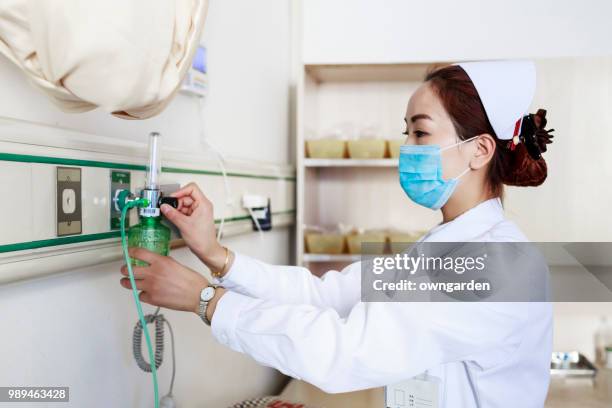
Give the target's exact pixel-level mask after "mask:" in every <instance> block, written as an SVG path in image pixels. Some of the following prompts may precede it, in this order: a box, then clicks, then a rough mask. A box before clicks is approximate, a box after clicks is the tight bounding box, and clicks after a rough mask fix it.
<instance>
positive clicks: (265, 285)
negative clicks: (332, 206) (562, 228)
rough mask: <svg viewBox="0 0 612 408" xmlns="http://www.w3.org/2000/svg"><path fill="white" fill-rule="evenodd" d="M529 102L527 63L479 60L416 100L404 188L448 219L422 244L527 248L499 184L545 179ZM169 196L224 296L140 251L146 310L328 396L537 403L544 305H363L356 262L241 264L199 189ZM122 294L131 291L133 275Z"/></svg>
mask: <svg viewBox="0 0 612 408" xmlns="http://www.w3.org/2000/svg"><path fill="white" fill-rule="evenodd" d="M534 91H535V67H534V65H533V63H531V62H528V61H500V62H497V61H496V62H474V63H462V64H459V65H452V66H448V67H445V68H441V69H438V70H436V71H434V72H432V73H430V74H429V75H428V76H427V78H426V80H425V82H424V83H423V85H422V86H421V87H420V88H419V89H418V90H417V91H416V92H415V93H414V94H413V96H412V97H411V98H410V101H409V103H408V108H407V112H406V116H405V119H404V120H405V122H406V132H405V134H406V136H407V137H406V145H404V146H403V147H402V149H401V155H400V164H399V171H400V183H401V185H402V188H403V189H404V191H405V192H406V193H407V195H408V197H410V198H411V199H412V200H413V201H415V202H416V203H418V204H420V205H423V206H425V207H428V208H431V209H432V210H438V209H439V210H441V212H442V217H443V221H442V223H441V224H440V225H438V226H436V227H434V228H433V229H432V230H431V231H429V233H428V234H427V235H426V236H425V237H424V238H423V240H424V241H431V242H436V241H438V242H467V241H477V242H522V241H526V240H527V238H526V237H525V236H524V235H523V233H522V232H521V231H520V230H519V228H518V227H517V226H516V225H515V224H514V223H512V222H511V221H508V220H506V218H505V217H504V211H503V207H502V203H501V198H502V195H503V185H504V184H508V185H514V186H535V185H539V184H541V183H542V182H543V181H544V179H545V178H546V173H547V167H546V163H545V162H544V159H543V158H542V157H541V155H540V154H541V152H543V151H545V150H546V145H547V144H548V143H550V141H551V140H550V139H551V137H552V136H551V135H550V134H549V131H546V130H544V127H545V125H546V118H545V111H539V112H538V114H536V115H531V116H525V113H526V112H527V110H528V108H529V105H530V103H531V100H532V97H533V94H534ZM424 156H425V158H424ZM432 165H433V166H434V169H435V170H436V171H434V172H432V171H431V166H432ZM428 170H429V171H428ZM423 179H424V181H423ZM174 195H175V197H178V198H179V201H180V206H179V209H178V210H175V209H173V208H171V207H169V206H164V207H162V211H163V212H164V214H165V215H166V217H167V218H168V219H169V220H170V221H171V222H173V223H174V224H175V225H176V226H177V227H178V228H179V229H180V231H181V233H182V236H183V238H184V239H185V242H186V243H187V245H188V246H189V248H190V249H191V250H192V252H193V253H194V254H195V255H196V256H197V257H198V258H199V259H200V260H201V261H202V262H203V263H205V264H206V265H207V266H208V267H209V268H210V270H211V271H212V274H213V276H214V277H215V278H214V280H215V283H216V284H218V286H216V285H211V283H210V282H208V281H207V280H206V279H205V278H204V277H203V276H202V275H200V274H199V273H197V272H195V271H192V270H190V269H188V268H186V267H184V266H182V265H180V264H179V263H177V262H176V261H175V260H173V259H172V258H170V257H162V256H159V255H156V254H153V253H151V252H148V251H146V250H144V249H138V248H136V249H134V250H132V251H131V256H132V257H135V258H138V259H141V260H143V261H145V262H147V263H149V264H150V266H148V267H135V268H134V274H135V277H136V279H137V281H136V282H137V283H136V285H137V289H139V290H141V293H140V298H141V300H142V301H144V302H146V303H150V304H152V305H156V306H162V307H166V308H170V309H176V310H184V311H189V312H193V313H196V314H198V315H199V316H200V317H201V319H202V320H203V321H204V322H205V323H206V324H209V325H211V326H212V333H213V335H214V336H215V337H216V339H217V340H218V341H219V342H221V343H222V344H225V345H227V346H228V347H230V348H232V349H233V350H235V351H238V352H241V353H245V354H248V355H250V356H252V357H253V358H254V359H255V360H257V361H258V362H260V363H261V364H264V365H268V366H272V367H275V368H277V369H278V370H280V371H282V372H283V373H285V374H287V375H289V376H292V377H294V378H299V379H303V380H305V381H307V382H309V383H311V384H314V385H315V386H317V387H319V388H321V389H322V390H324V391H327V392H347V391H353V390H359V389H365V388H371V387H380V386H388V387H387V390H388V391H387V406H389V407H395V406H396V405H394V404H395V402H394V401H393V398H394V396H395V397H397V396H398V395H403V396H406V398H408V396H409V395H417V396H420V397H422V398H424V399H428V400H429V403H428V404H429V405H428V406H432V407H523V408H528V407H542V406H543V404H544V400H545V397H546V393H547V388H548V383H549V365H550V356H551V345H552V312H551V306H550V304H549V303H536V302H533V303H529V302H525V303H494V302H490V303H469V302H464V303H445V302H438V303H406V302H404V303H401V302H387V303H365V302H361V301H360V294H361V288H360V279H361V270H360V264H359V263H355V264H352V265H350V266H348V267H346V268H345V269H344V270H342V271H329V272H327V273H326V274H325V275H324V276H323V277H322V278H318V277H316V276H314V275H312V274H311V273H310V271H308V270H307V269H305V268H302V267H296V266H277V265H269V264H266V263H264V262H261V261H259V260H257V259H254V258H251V257H248V256H246V255H243V254H240V253H235V252H233V251H231V250H229V249H228V248H225V247H223V246H221V245H220V243H218V242H217V240H216V237H215V225H214V221H213V208H212V204H211V202H210V201H209V200H208V199H207V198H206V197H205V196H204V194H203V193H202V192H201V191H200V190H199V189H198V187H197V186H196V185H195V184H189V185H187V186H186V187H184V188H183V189H181V190H180V191H178V192H177V193H175V194H174ZM122 273H123V275H126V276H127V271H126V268H125V267H123V268H122ZM121 285H122V286H123V287H125V288H128V289H129V288H130V283H129V280H128V279H127V278H125V277H124V278H122V279H121ZM398 393H399V394H398ZM405 402H406V404H407V403H408V400H406V401H405ZM397 406H399V405H397Z"/></svg>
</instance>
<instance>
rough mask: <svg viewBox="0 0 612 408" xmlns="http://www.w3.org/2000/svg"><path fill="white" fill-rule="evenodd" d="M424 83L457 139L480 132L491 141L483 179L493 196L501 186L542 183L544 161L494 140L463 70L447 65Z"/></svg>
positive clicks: (484, 113)
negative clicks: (485, 178) (450, 122)
mask: <svg viewBox="0 0 612 408" xmlns="http://www.w3.org/2000/svg"><path fill="white" fill-rule="evenodd" d="M425 82H427V83H429V84H430V85H431V87H432V89H433V90H434V92H436V94H437V95H438V97H439V98H440V100H441V102H442V105H443V106H444V109H446V111H447V113H448V115H449V116H450V118H451V121H452V122H453V125H454V127H455V130H456V132H457V135H458V136H459V139H461V140H465V139H467V138H470V137H472V136H476V135H481V134H483V133H488V134H490V135H491V136H492V137H493V138H494V139H495V143H496V148H495V153H494V156H493V159H492V160H491V163H490V165H489V170H488V179H487V182H488V184H489V188H490V190H491V194H493V196H495V197H501V196H502V195H503V190H504V187H503V185H504V184H507V185H512V186H538V185H540V184H542V183H543V182H544V180H545V179H546V175H547V167H546V162H545V161H544V159H543V158H541V159H539V160H533V159H532V158H531V157H529V155H528V153H527V150H526V149H525V146H524V145H523V144H522V143H519V144H518V145H516V146H515V148H514V149H513V150H511V149H510V148H509V147H508V141H507V140H500V139H499V138H498V137H497V135H496V134H495V131H494V130H493V127H492V126H491V123H490V122H489V119H488V118H487V113H486V111H485V109H484V106H483V104H482V101H481V100H480V97H479V96H478V91H477V90H476V88H475V87H474V84H473V83H472V81H471V80H470V77H469V76H468V75H467V73H466V72H465V71H464V70H463V68H461V67H460V66H458V65H451V66H446V67H443V68H439V69H435V70H433V71H431V72H430V73H428V74H427V76H426V77H425ZM517 119H518V118H517Z"/></svg>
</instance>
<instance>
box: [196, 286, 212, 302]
mask: <svg viewBox="0 0 612 408" xmlns="http://www.w3.org/2000/svg"><path fill="white" fill-rule="evenodd" d="M214 295H215V288H213V287H212V286H208V287H206V288H204V289H202V292H201V293H200V299H202V301H204V302H208V301H209V300H210V299H212V298H213V296H214Z"/></svg>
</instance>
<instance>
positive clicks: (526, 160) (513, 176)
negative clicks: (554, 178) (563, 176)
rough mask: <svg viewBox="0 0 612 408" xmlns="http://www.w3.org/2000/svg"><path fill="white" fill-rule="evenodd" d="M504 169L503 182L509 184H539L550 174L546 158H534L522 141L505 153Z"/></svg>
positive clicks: (532, 185)
mask: <svg viewBox="0 0 612 408" xmlns="http://www.w3.org/2000/svg"><path fill="white" fill-rule="evenodd" d="M503 169H504V171H503V173H502V182H503V183H504V184H506V185H509V186H531V187H535V186H539V185H540V184H542V183H543V182H544V180H546V176H547V175H548V167H547V165H546V161H545V160H544V158H540V159H538V160H534V159H533V158H532V157H531V156H530V155H529V153H528V152H527V148H526V147H525V145H524V144H522V143H519V144H518V145H517V146H516V148H515V149H514V151H513V152H508V154H505V155H504V166H503Z"/></svg>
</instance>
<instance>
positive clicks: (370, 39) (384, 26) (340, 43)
mask: <svg viewBox="0 0 612 408" xmlns="http://www.w3.org/2000/svg"><path fill="white" fill-rule="evenodd" d="M302 3H303V8H304V22H303V24H304V37H303V52H304V54H303V55H304V61H305V62H306V63H308V64H322V63H388V62H417V61H439V60H442V61H449V60H467V59H482V58H511V57H518V56H520V57H555V56H579V55H606V54H610V52H612V43H611V42H610V41H609V39H610V38H612V25H610V23H609V20H610V15H612V3H611V2H610V1H608V0H585V1H580V2H578V1H572V0H536V1H532V0H513V1H502V0H496V1H490V0H462V1H452V0H445V1H405V0H380V1H370V0H334V1H327V0H302Z"/></svg>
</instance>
